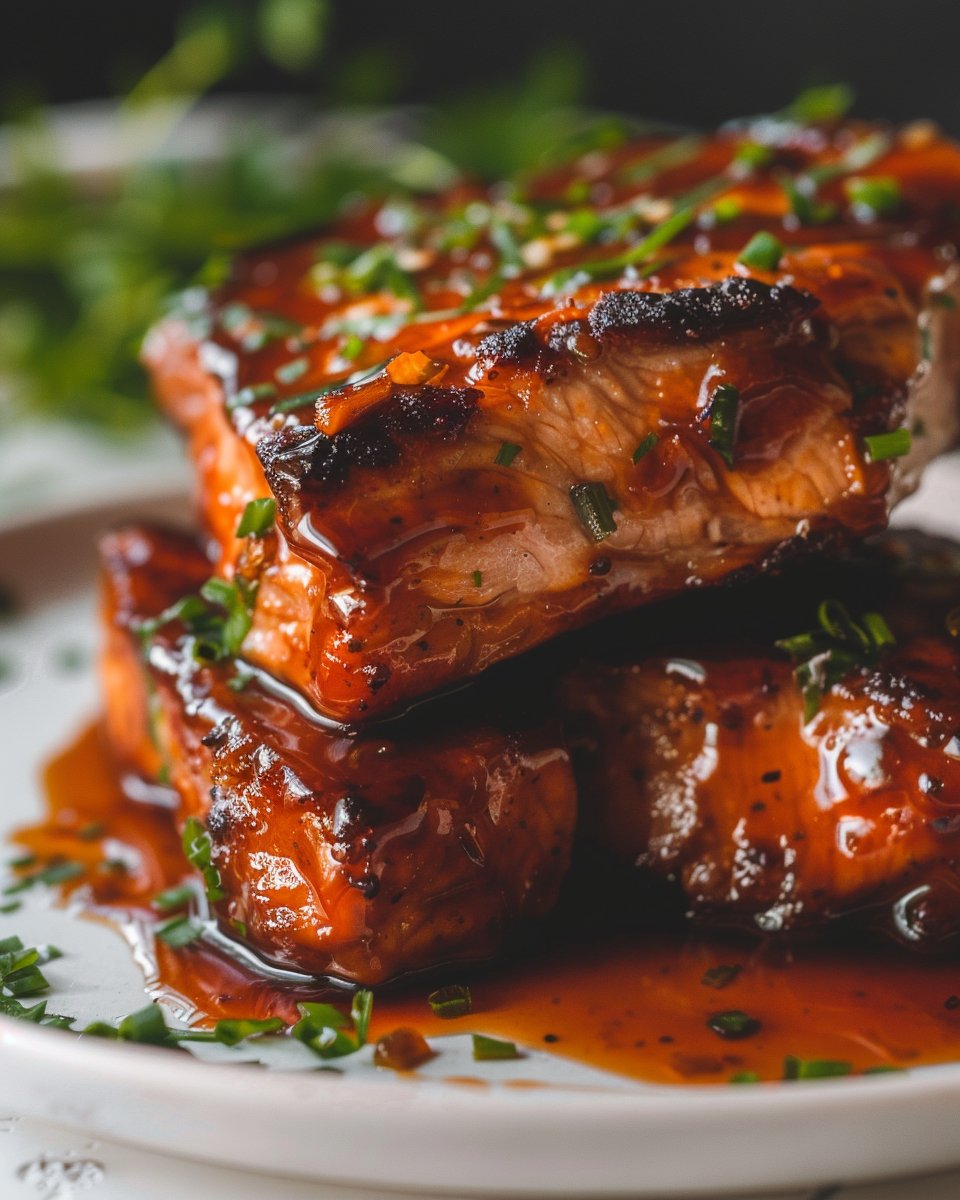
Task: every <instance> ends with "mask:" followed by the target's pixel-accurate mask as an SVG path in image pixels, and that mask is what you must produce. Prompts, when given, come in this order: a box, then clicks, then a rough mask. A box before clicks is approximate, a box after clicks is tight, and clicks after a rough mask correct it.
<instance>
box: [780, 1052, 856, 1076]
mask: <svg viewBox="0 0 960 1200" xmlns="http://www.w3.org/2000/svg"><path fill="white" fill-rule="evenodd" d="M852 1073H853V1066H852V1065H851V1064H850V1063H848V1062H840V1061H838V1060H836V1059H830V1058H797V1056H796V1055H794V1054H788V1055H787V1057H786V1058H785V1059H784V1060H783V1078H784V1079H832V1078H835V1077H837V1076H840V1075H851V1074H852Z"/></svg>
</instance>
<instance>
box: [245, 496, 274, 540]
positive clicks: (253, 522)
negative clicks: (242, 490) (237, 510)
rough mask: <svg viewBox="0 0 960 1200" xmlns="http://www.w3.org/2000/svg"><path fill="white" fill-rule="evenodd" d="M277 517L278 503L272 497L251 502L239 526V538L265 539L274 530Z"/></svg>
mask: <svg viewBox="0 0 960 1200" xmlns="http://www.w3.org/2000/svg"><path fill="white" fill-rule="evenodd" d="M276 515H277V502H276V500H274V499H273V497H272V496H264V497H260V498H259V499H257V500H251V501H249V503H248V504H247V506H246V508H245V509H244V510H243V516H242V517H241V518H240V524H239V525H238V526H237V537H238V538H240V537H251V536H252V537H263V535H264V534H265V533H269V532H270V530H271V529H272V528H273V522H274V520H275V519H276Z"/></svg>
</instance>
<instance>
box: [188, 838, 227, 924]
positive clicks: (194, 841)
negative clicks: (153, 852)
mask: <svg viewBox="0 0 960 1200" xmlns="http://www.w3.org/2000/svg"><path fill="white" fill-rule="evenodd" d="M181 843H182V845H183V853H184V855H185V856H186V859H187V862H189V863H190V864H191V865H192V866H194V867H196V869H197V870H198V871H199V872H200V874H201V876H202V877H203V886H204V890H205V891H206V894H207V899H208V900H209V901H210V903H211V904H214V903H216V901H217V900H222V899H223V898H224V896H225V895H226V892H225V891H224V890H223V888H222V887H221V886H220V872H219V871H218V870H217V868H216V867H215V866H214V865H213V843H212V842H211V840H210V834H209V833H207V831H206V829H204V827H203V825H202V824H201V823H200V822H199V821H198V820H197V818H196V817H187V819H186V821H185V822H184V826H183V835H182V838H181Z"/></svg>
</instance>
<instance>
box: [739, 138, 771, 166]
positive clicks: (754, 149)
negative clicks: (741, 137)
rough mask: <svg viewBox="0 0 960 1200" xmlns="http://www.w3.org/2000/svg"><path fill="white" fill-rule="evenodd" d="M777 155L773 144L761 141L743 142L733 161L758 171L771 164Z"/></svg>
mask: <svg viewBox="0 0 960 1200" xmlns="http://www.w3.org/2000/svg"><path fill="white" fill-rule="evenodd" d="M775 157H776V151H775V150H774V149H773V147H772V146H765V145H763V144H762V143H761V142H741V143H740V145H739V146H738V147H737V149H736V151H735V153H734V155H733V161H734V162H735V163H736V164H737V165H738V166H742V167H746V168H748V169H749V170H751V171H757V170H759V169H760V168H761V167H766V166H769V165H770V163H772V162H773V160H774V158H775Z"/></svg>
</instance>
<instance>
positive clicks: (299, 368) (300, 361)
mask: <svg viewBox="0 0 960 1200" xmlns="http://www.w3.org/2000/svg"><path fill="white" fill-rule="evenodd" d="M309 366H310V363H309V361H308V360H307V359H306V358H303V357H302V356H301V357H300V358H293V359H291V360H290V362H288V363H284V364H283V366H282V367H277V369H276V371H274V375H276V377H277V379H278V380H279V382H280V383H294V382H295V381H296V380H298V379H299V378H300V376H301V375H305V374H306V373H307V368H308V367H309Z"/></svg>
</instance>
